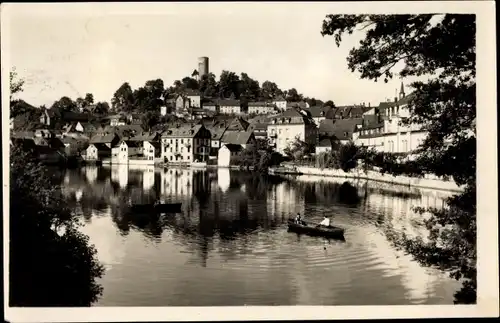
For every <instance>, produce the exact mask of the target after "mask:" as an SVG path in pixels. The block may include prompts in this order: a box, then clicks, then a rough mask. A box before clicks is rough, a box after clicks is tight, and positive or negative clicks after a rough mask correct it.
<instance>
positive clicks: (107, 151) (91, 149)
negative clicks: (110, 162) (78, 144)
mask: <svg viewBox="0 0 500 323" xmlns="http://www.w3.org/2000/svg"><path fill="white" fill-rule="evenodd" d="M85 152H86V153H85V154H84V156H85V157H84V159H85V160H88V161H98V160H100V161H102V160H104V159H109V158H111V148H110V147H109V146H108V145H106V144H103V143H93V144H89V146H88V147H87V149H86V150H85Z"/></svg>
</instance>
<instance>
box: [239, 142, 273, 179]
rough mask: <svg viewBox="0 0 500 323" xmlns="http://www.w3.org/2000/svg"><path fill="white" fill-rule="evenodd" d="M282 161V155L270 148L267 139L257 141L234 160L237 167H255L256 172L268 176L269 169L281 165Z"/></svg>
mask: <svg viewBox="0 0 500 323" xmlns="http://www.w3.org/2000/svg"><path fill="white" fill-rule="evenodd" d="M281 161H282V158H281V155H280V154H279V153H277V152H274V151H273V150H272V149H271V148H270V145H269V141H268V140H267V139H257V140H255V142H254V143H253V144H250V145H247V146H246V148H245V149H243V150H242V151H241V152H240V153H239V154H238V155H237V156H235V157H234V158H233V162H234V163H235V164H236V165H239V166H241V167H246V168H247V169H249V168H250V167H253V170H254V171H256V172H260V173H264V174H267V171H268V169H269V167H271V166H274V165H279V164H280V163H281Z"/></svg>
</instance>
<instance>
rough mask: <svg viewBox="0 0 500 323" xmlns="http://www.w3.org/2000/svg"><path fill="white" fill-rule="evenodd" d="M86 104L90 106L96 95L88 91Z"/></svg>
mask: <svg viewBox="0 0 500 323" xmlns="http://www.w3.org/2000/svg"><path fill="white" fill-rule="evenodd" d="M83 100H84V101H85V106H89V105H91V104H94V95H93V94H92V93H87V94H85V99H83Z"/></svg>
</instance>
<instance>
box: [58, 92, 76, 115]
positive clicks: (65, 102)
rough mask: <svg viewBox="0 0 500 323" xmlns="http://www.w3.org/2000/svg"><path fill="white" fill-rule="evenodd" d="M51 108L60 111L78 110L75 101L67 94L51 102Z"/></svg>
mask: <svg viewBox="0 0 500 323" xmlns="http://www.w3.org/2000/svg"><path fill="white" fill-rule="evenodd" d="M51 109H54V110H52V111H55V110H59V111H60V112H78V107H77V105H76V102H75V101H73V100H71V99H70V98H69V97H67V96H63V97H62V98H60V99H59V100H57V101H56V102H54V103H53V104H52V107H51Z"/></svg>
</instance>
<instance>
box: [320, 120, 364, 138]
mask: <svg viewBox="0 0 500 323" xmlns="http://www.w3.org/2000/svg"><path fill="white" fill-rule="evenodd" d="M362 124H363V119H362V118H355V119H338V120H332V119H325V120H322V121H321V123H320V126H319V129H318V139H319V141H321V140H323V139H324V138H331V139H333V140H335V141H337V142H340V143H342V144H346V143H348V142H350V141H353V140H355V136H354V134H355V132H356V131H357V130H358V129H361V127H362Z"/></svg>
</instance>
